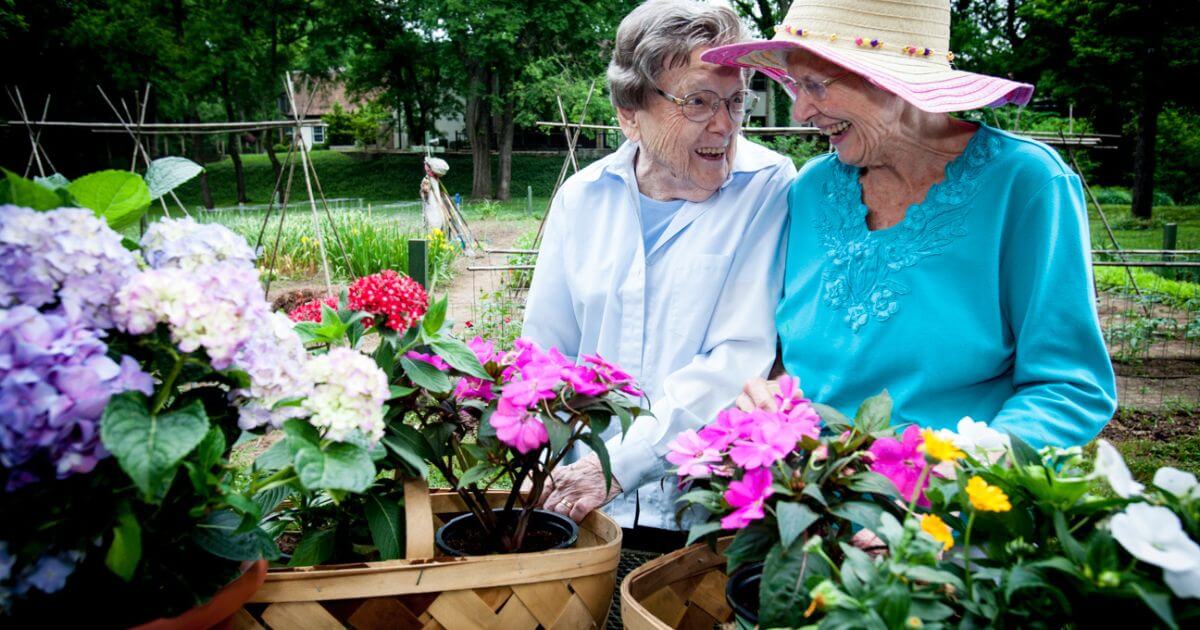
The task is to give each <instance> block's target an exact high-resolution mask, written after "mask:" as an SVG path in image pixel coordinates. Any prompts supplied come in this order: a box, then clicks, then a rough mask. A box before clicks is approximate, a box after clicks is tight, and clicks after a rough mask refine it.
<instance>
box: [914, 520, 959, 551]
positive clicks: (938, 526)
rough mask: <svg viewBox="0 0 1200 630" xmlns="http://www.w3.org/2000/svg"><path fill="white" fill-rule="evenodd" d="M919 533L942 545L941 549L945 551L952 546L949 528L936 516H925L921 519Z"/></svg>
mask: <svg viewBox="0 0 1200 630" xmlns="http://www.w3.org/2000/svg"><path fill="white" fill-rule="evenodd" d="M921 531H923V532H925V533H926V534H929V535H930V537H932V538H933V539H934V540H936V541H938V542H940V543H942V548H943V549H945V550H946V551H949V550H950V548H951V547H953V546H954V534H953V532H951V531H950V526H949V525H947V524H946V521H943V520H942V518H941V517H940V516H938V515H937V514H926V515H925V516H922V517H921Z"/></svg>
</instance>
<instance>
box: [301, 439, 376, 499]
mask: <svg viewBox="0 0 1200 630" xmlns="http://www.w3.org/2000/svg"><path fill="white" fill-rule="evenodd" d="M295 466H296V472H297V473H298V474H299V475H300V483H302V484H304V487H305V488H308V489H309V490H318V489H325V490H345V491H347V492H362V491H364V490H366V489H367V487H369V486H370V485H371V482H372V481H373V480H374V479H375V464H374V463H373V462H372V461H371V455H370V454H369V453H367V451H366V449H364V448H362V447H361V446H357V445H354V444H349V443H346V442H335V443H333V444H330V445H328V446H326V447H325V448H323V449H317V448H313V447H312V446H304V447H302V448H301V449H300V450H299V452H297V453H296V458H295Z"/></svg>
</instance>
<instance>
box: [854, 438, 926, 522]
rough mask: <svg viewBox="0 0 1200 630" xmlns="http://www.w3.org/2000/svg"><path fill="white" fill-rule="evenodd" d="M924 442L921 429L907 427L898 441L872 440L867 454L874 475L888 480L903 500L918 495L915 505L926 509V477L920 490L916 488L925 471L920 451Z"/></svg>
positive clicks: (888, 439) (923, 457)
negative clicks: (876, 474) (879, 475)
mask: <svg viewBox="0 0 1200 630" xmlns="http://www.w3.org/2000/svg"><path fill="white" fill-rule="evenodd" d="M923 443H924V440H922V439H921V429H920V428H919V427H917V426H916V425H910V426H909V427H908V428H907V429H905V430H904V433H902V434H901V435H900V439H899V440H897V439H895V438H880V439H878V440H875V443H874V444H872V445H871V448H870V451H869V452H870V454H871V471H872V472H877V473H879V474H881V475H883V476H884V477H887V478H888V479H889V480H891V482H892V483H893V484H895V485H896V489H897V490H899V491H900V496H902V497H904V500H905V501H911V500H912V498H913V496H915V495H916V494H917V493H918V492H920V493H921V495H920V498H918V499H917V505H920V506H922V507H929V499H926V498H925V494H924V490H925V488H927V487H929V478H928V477H926V479H925V483H924V484H922V487H921V488H917V479H918V478H920V476H921V471H922V470H924V469H925V455H924V454H923V453H921V451H920V448H921V445H922V444H923Z"/></svg>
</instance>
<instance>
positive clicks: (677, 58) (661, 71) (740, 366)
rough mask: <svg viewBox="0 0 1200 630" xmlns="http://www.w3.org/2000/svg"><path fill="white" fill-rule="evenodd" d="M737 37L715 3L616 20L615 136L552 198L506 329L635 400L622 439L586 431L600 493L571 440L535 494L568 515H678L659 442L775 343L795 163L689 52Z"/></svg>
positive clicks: (744, 98) (685, 2) (648, 523)
mask: <svg viewBox="0 0 1200 630" xmlns="http://www.w3.org/2000/svg"><path fill="white" fill-rule="evenodd" d="M744 38H745V33H744V31H743V28H742V25H741V23H740V22H739V20H738V18H737V16H736V15H735V14H734V13H733V12H732V11H731V10H729V9H728V8H725V7H717V6H712V5H708V4H704V3H701V2H693V1H689V0H655V1H652V2H647V3H646V4H643V5H641V6H639V7H638V8H636V9H635V10H633V11H632V12H631V13H630V14H629V15H628V16H626V17H625V19H624V20H622V22H621V24H620V27H619V28H618V30H617V37H616V42H615V48H614V50H613V54H612V61H611V63H610V64H609V68H608V81H609V91H610V94H611V98H612V102H613V105H614V106H615V107H616V110H617V114H618V118H619V121H620V125H621V130H622V132H623V133H624V134H625V136H626V137H627V138H628V141H627V142H625V143H624V144H623V145H622V146H621V147H620V148H619V149H618V150H617V151H616V152H615V153H613V154H612V155H609V156H607V157H605V158H604V159H601V160H599V161H597V162H595V163H594V164H591V165H589V166H588V167H587V168H585V169H583V170H582V171H580V172H579V173H578V174H576V175H574V176H573V177H571V178H570V179H569V180H567V182H566V183H565V184H564V185H563V187H562V189H561V190H560V191H559V193H558V195H557V196H556V197H555V198H554V200H553V202H552V204H551V207H550V212H549V216H548V218H547V222H546V228H545V233H544V236H543V239H542V243H541V249H540V251H539V254H538V261H537V268H536V270H535V271H534V275H533V284H532V287H531V288H530V292H529V299H528V302H527V304H526V312H525V324H524V331H523V334H524V336H526V337H528V338H530V339H532V340H533V341H535V342H537V343H539V344H541V345H544V346H555V347H557V348H559V349H560V350H561V351H562V352H563V353H564V354H566V355H568V356H572V357H575V358H577V359H578V358H580V357H583V356H585V355H593V354H599V355H600V356H602V357H603V358H605V359H607V360H610V361H613V362H615V363H617V364H619V365H621V366H622V367H623V368H625V369H627V370H628V371H629V372H630V373H631V374H633V375H634V376H635V377H636V378H637V379H638V382H639V384H640V385H641V387H642V388H643V389H644V390H645V393H646V396H647V398H648V400H649V402H650V409H651V411H652V413H653V415H645V416H643V417H639V418H636V419H635V421H634V422H633V425H632V427H631V429H630V430H629V433H628V434H627V435H626V436H625V437H624V439H623V440H622V438H621V436H620V435H619V429H617V428H616V427H615V426H614V427H613V428H611V429H610V430H609V433H608V434H606V435H605V436H604V437H605V438H606V439H607V443H606V444H607V450H608V452H609V454H610V457H611V463H612V471H613V475H614V477H615V479H614V483H613V488H612V492H611V493H606V490H605V484H604V478H603V475H602V474H601V465H600V462H599V460H598V459H597V457H596V455H595V454H591V453H587V454H586V455H585V454H584V453H580V455H582V458H581V459H580V460H579V461H577V462H576V463H574V464H572V465H569V466H565V467H561V468H560V469H558V470H557V471H555V474H554V477H553V479H552V480H551V483H552V486H551V488H550V489H549V490H548V491H547V493H546V494H545V495H543V497H542V498H543V500H544V506H545V507H546V508H547V509H550V510H554V511H558V512H561V513H563V514H568V515H570V516H571V517H572V518H575V519H576V520H579V519H582V518H583V517H584V516H585V515H587V513H588V512H589V511H591V510H592V509H595V508H597V507H599V506H601V505H604V504H605V503H608V507H607V508H606V511H607V512H608V513H609V514H610V515H612V516H613V517H614V518H615V519H616V520H617V521H618V522H619V523H620V524H621V525H622V526H623V527H626V528H630V527H634V526H635V525H636V526H638V527H639V528H641V529H639V531H640V532H646V531H651V532H652V534H650V535H643V536H642V537H643V539H645V538H655V536H654V535H653V533H656V532H653V530H655V529H665V530H678V529H679V527H678V525H677V524H676V521H675V518H674V514H675V506H674V497H675V492H676V489H675V488H674V484H670V483H667V484H663V483H660V481H661V480H662V478H663V477H664V476H665V474H666V470H667V469H666V461H665V459H664V455H665V453H666V451H667V444H668V443H669V442H670V441H671V440H672V439H673V438H674V437H675V436H676V435H677V434H678V433H680V432H681V431H684V430H686V429H689V428H698V427H700V426H701V425H703V424H705V423H706V422H708V421H709V420H711V419H712V418H713V417H714V416H715V415H716V414H717V412H718V411H719V410H720V409H722V408H724V407H727V406H729V405H730V404H732V403H733V401H734V400H735V398H736V397H737V395H738V392H739V391H740V390H741V386H742V383H743V382H745V380H746V379H748V378H751V377H754V376H765V375H766V373H767V372H768V370H769V369H770V367H771V365H772V362H773V360H774V357H775V347H776V331H775V324H774V320H773V317H772V314H773V313H774V310H775V305H776V301H777V299H778V296H779V292H780V286H781V280H782V272H783V249H782V235H783V230H784V224H785V220H786V215H787V200H786V194H787V188H788V185H789V184H790V182H791V180H792V178H793V177H794V175H795V168H794V166H793V165H792V163H791V161H790V160H789V159H788V158H785V157H783V156H780V155H778V154H776V153H773V152H771V151H769V150H767V149H765V148H763V147H761V146H759V145H756V144H754V143H751V142H749V141H747V140H746V139H745V138H743V137H742V136H741V135H740V134H739V126H740V125H741V123H742V122H743V121H744V120H745V118H746V116H747V115H748V114H749V112H750V110H751V109H752V108H753V106H754V104H755V102H756V101H757V97H756V95H755V93H754V92H752V91H750V90H748V89H747V85H746V75H745V73H743V72H742V71H741V70H737V69H734V68H728V67H724V66H720V65H717V64H712V63H708V62H704V61H701V59H700V56H701V55H703V54H704V53H705V51H707V50H709V49H711V48H713V47H715V46H720V45H723V44H729V43H733V42H737V41H742V40H743V39H744ZM609 501H611V503H609ZM646 528H650V529H649V530H647V529H646ZM659 538H660V539H661V537H659ZM668 538H670V537H669V536H668ZM678 542H682V540H680V541H678ZM634 546H637V544H636V542H634Z"/></svg>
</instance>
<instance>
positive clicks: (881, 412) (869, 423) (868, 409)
mask: <svg viewBox="0 0 1200 630" xmlns="http://www.w3.org/2000/svg"><path fill="white" fill-rule="evenodd" d="M891 423H892V397H891V396H890V395H889V394H888V392H887V390H886V389H885V390H883V391H882V392H880V393H878V394H876V395H874V396H872V397H870V398H868V399H866V400H865V401H863V404H862V406H861V407H859V408H858V413H857V414H855V416H854V425H855V426H856V427H858V429H859V430H860V431H862V432H864V433H874V432H875V431H882V430H883V429H886V428H888V425H890V424H891Z"/></svg>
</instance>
